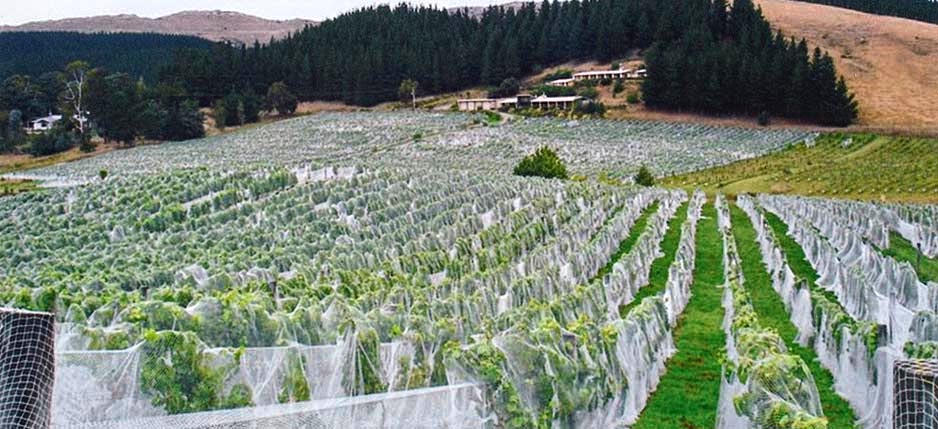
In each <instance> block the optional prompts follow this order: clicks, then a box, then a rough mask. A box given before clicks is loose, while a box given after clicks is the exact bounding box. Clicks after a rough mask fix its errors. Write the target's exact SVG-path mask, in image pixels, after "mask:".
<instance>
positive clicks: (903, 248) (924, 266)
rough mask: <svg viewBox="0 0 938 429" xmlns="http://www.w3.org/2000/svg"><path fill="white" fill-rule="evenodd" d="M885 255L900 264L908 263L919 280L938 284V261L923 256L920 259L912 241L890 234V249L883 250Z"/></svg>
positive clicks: (896, 234)
mask: <svg viewBox="0 0 938 429" xmlns="http://www.w3.org/2000/svg"><path fill="white" fill-rule="evenodd" d="M882 252H883V254H884V255H886V256H890V257H892V258H893V259H895V260H897V261H899V262H903V261H904V262H908V263H910V264H912V267H913V268H915V272H916V273H918V278H919V280H921V281H923V282H925V283H928V282H938V259H931V258H929V257H927V256H924V255H922V257H921V259H919V254H918V249H916V248H915V245H914V244H912V242H911V241H909V240H906V239H905V237H903V236H902V235H900V234H898V233H896V232H890V233H889V248H888V249H883V250H882Z"/></svg>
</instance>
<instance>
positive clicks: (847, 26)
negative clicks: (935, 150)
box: [756, 0, 938, 134]
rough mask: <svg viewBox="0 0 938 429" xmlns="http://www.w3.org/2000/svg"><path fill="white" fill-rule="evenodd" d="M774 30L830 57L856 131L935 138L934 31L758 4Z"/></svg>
mask: <svg viewBox="0 0 938 429" xmlns="http://www.w3.org/2000/svg"><path fill="white" fill-rule="evenodd" d="M756 1H757V3H758V4H759V5H760V6H761V7H762V13H763V14H764V15H765V17H766V18H767V19H768V20H769V22H771V23H772V25H773V27H775V28H777V29H778V30H781V31H782V32H783V33H784V34H786V35H789V36H795V37H796V38H799V39H800V38H801V37H804V38H806V39H807V40H808V43H809V44H810V45H811V47H812V48H813V47H815V46H820V47H821V49H825V50H827V51H828V52H830V54H831V56H833V57H834V60H835V62H836V63H837V67H838V70H839V71H840V73H842V74H843V75H844V77H845V78H846V79H847V83H848V84H849V85H850V88H851V89H852V90H853V91H854V92H855V93H856V95H857V100H858V101H859V102H860V124H859V125H860V126H861V127H865V128H870V129H883V130H887V131H890V130H895V131H904V132H913V133H927V134H935V133H936V132H938V25H932V24H926V23H923V22H918V21H912V20H908V19H902V18H893V17H887V16H880V15H871V14H866V13H862V12H856V11H852V10H847V9H841V8H836V7H830V6H822V5H816V4H811V3H803V2H798V1H791V0H756Z"/></svg>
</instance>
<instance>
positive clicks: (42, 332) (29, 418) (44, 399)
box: [0, 308, 55, 429]
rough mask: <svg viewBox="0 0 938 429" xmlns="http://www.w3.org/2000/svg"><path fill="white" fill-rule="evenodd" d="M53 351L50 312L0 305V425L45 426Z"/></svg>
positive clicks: (48, 416)
mask: <svg viewBox="0 0 938 429" xmlns="http://www.w3.org/2000/svg"><path fill="white" fill-rule="evenodd" d="M54 352H55V323H54V319H53V316H52V314H49V313H34V312H27V311H17V310H10V309H2V308H0V427H2V428H11V429H34V428H47V427H49V425H50V423H51V416H52V389H53V383H54V381H55V353H54Z"/></svg>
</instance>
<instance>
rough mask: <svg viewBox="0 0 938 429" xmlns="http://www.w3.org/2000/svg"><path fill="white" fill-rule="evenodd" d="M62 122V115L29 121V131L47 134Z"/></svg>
mask: <svg viewBox="0 0 938 429" xmlns="http://www.w3.org/2000/svg"><path fill="white" fill-rule="evenodd" d="M61 120H62V115H49V116H46V117H43V118H37V119H33V120H32V121H29V131H33V132H45V131H49V130H51V129H52V127H53V126H54V125H55V123H56V122H59V121H61Z"/></svg>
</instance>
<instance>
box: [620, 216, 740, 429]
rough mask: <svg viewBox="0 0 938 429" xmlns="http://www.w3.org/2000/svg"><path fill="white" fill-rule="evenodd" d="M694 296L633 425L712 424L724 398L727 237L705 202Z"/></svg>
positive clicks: (698, 428) (684, 428)
mask: <svg viewBox="0 0 938 429" xmlns="http://www.w3.org/2000/svg"><path fill="white" fill-rule="evenodd" d="M696 248H697V249H696V252H697V263H696V267H695V269H694V284H693V285H692V286H691V292H692V295H691V298H690V302H689V303H688V304H687V308H686V309H685V310H684V313H683V314H682V315H681V317H680V318H679V319H678V323H677V326H676V327H675V329H674V343H675V345H676V346H677V353H676V354H675V355H674V356H673V357H672V358H671V359H670V360H669V361H668V370H667V372H666V373H665V374H664V377H662V379H661V382H660V383H659V384H658V389H657V390H656V391H655V393H654V394H652V396H651V398H650V399H649V401H648V405H647V406H646V407H645V409H644V410H643V411H642V414H641V416H640V417H639V419H638V422H637V423H636V424H635V425H634V426H632V428H633V429H663V428H668V429H671V428H675V429H705V428H706V429H710V428H712V427H714V425H715V424H716V415H717V402H718V400H719V398H720V374H721V371H722V364H721V363H720V356H722V355H723V353H724V347H725V346H726V336H725V335H724V333H723V328H722V323H723V307H722V305H721V298H722V295H723V289H722V286H723V283H724V279H723V240H722V238H721V237H720V231H719V229H718V228H717V212H716V210H715V209H714V207H713V205H712V204H707V205H705V206H704V210H703V217H702V218H701V219H700V225H699V228H698V231H697V243H696Z"/></svg>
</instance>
